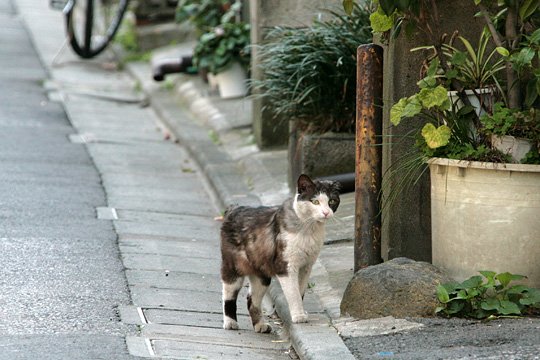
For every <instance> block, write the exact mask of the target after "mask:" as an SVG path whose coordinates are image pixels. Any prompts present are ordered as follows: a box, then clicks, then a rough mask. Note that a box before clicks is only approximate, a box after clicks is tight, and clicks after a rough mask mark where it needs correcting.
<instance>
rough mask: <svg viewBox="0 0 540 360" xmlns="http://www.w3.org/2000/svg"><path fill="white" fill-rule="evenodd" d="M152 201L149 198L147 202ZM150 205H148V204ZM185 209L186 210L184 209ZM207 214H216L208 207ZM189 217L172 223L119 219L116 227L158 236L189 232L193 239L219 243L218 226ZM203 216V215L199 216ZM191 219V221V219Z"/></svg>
mask: <svg viewBox="0 0 540 360" xmlns="http://www.w3.org/2000/svg"><path fill="white" fill-rule="evenodd" d="M111 198H112V199H115V198H114V197H111ZM137 200H138V201H144V198H143V199H142V200H141V199H140V198H139V199H137ZM149 201H150V199H148V201H147V203H148V202H149ZM163 203H164V201H153V202H152V204H153V205H155V204H163ZM111 204H113V205H114V202H113V201H111ZM147 206H148V205H147ZM203 210H205V209H203V208H200V209H198V210H197V211H196V212H197V213H200V214H202V213H205V211H203ZM182 211H185V210H182ZM206 214H207V215H216V214H215V213H214V212H213V211H212V209H208V210H207V211H206ZM186 217H188V218H189V219H187V220H188V221H185V222H182V223H178V222H176V223H172V224H164V223H156V222H134V221H123V220H118V221H115V227H116V231H117V233H118V234H139V235H149V236H150V235H157V236H170V237H173V236H185V234H189V236H190V237H191V238H192V239H197V240H199V241H204V240H206V241H208V242H210V243H213V244H219V242H218V241H217V240H218V239H219V229H218V228H217V227H216V226H210V227H209V226H207V225H206V223H207V221H205V220H204V219H201V222H200V223H198V222H195V221H193V217H190V216H189V215H188V216H186ZM199 218H202V217H199ZM189 220H191V221H189Z"/></svg>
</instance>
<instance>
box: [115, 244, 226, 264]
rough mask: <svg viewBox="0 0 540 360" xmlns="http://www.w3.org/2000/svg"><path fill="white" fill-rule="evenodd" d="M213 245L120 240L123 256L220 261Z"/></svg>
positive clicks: (218, 252)
mask: <svg viewBox="0 0 540 360" xmlns="http://www.w3.org/2000/svg"><path fill="white" fill-rule="evenodd" d="M216 245H217V241H216V242H215V243H207V242H201V241H193V239H185V240H184V241H179V240H176V241H175V240H152V239H145V240H142V239H122V240H120V248H121V250H122V253H124V254H153V255H181V254H190V256H193V257H197V258H205V259H213V260H216V261H221V253H220V251H219V249H218V248H217V246H216Z"/></svg>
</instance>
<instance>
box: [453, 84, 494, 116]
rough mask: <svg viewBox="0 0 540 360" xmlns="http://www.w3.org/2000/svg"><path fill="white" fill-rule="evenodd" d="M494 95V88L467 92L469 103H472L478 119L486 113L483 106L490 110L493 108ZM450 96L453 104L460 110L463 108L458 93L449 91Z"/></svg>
mask: <svg viewBox="0 0 540 360" xmlns="http://www.w3.org/2000/svg"><path fill="white" fill-rule="evenodd" d="M493 93H494V89H493V88H483V89H476V90H474V91H473V90H465V94H466V95H467V98H468V99H469V102H470V103H471V106H472V107H473V108H474V111H475V112H476V115H478V117H480V116H482V115H484V114H485V113H486V111H485V110H484V108H483V107H482V106H481V105H484V107H487V108H488V109H489V108H492V107H493V101H494V97H493ZM448 96H449V97H450V101H452V103H453V104H456V106H457V108H458V109H461V108H462V107H463V105H464V104H463V102H462V101H461V100H460V99H459V96H458V95H457V91H449V92H448Z"/></svg>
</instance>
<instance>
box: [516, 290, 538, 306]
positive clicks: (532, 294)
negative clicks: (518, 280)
mask: <svg viewBox="0 0 540 360" xmlns="http://www.w3.org/2000/svg"><path fill="white" fill-rule="evenodd" d="M519 303H520V304H522V305H528V306H534V307H538V308H540V290H539V289H531V288H529V289H528V291H527V292H526V293H525V294H524V297H523V298H522V299H520V300H519Z"/></svg>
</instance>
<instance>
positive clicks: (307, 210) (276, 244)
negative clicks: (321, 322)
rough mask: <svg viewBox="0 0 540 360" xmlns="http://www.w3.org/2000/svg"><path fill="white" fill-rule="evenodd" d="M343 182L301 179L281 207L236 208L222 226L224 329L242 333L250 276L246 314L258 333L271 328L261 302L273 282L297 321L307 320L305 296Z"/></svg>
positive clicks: (337, 202) (227, 212) (293, 319)
mask: <svg viewBox="0 0 540 360" xmlns="http://www.w3.org/2000/svg"><path fill="white" fill-rule="evenodd" d="M339 190H340V184H339V183H338V182H333V181H312V180H311V179H310V178H309V177H308V176H307V175H300V177H299V178H298V182H297V194H296V195H295V196H294V197H292V198H290V199H288V200H286V201H285V202H284V203H283V204H282V205H281V206H275V207H267V206H261V207H247V206H238V207H234V208H231V209H228V210H227V211H226V212H225V216H224V221H223V225H222V226H221V256H222V264H221V280H222V283H223V328H224V329H238V323H237V318H236V299H237V297H238V293H239V292H240V289H241V288H242V286H243V284H244V279H245V277H246V276H247V277H248V278H249V283H250V288H249V294H248V296H247V303H248V310H249V315H250V317H251V321H252V323H253V327H254V329H255V331H256V332H262V333H266V332H270V331H271V330H272V329H271V327H270V325H268V324H267V323H266V322H265V321H264V318H263V315H262V311H261V303H262V299H263V297H264V294H265V293H266V290H267V288H268V286H269V285H270V281H271V278H272V277H273V276H276V277H277V279H278V280H279V282H280V284H281V287H282V289H283V292H284V294H285V298H286V299H287V303H288V304H289V310H290V313H291V317H292V321H293V322H295V323H299V322H306V321H307V319H308V316H307V314H306V313H305V311H304V305H303V302H302V300H303V297H304V293H305V291H306V288H307V285H308V279H309V275H310V273H311V268H312V266H313V264H314V263H315V260H316V259H317V256H319V252H320V250H321V247H322V245H323V242H324V238H325V223H326V220H328V219H329V218H331V217H332V216H333V214H334V212H335V211H336V210H337V208H338V205H339V201H340V200H339Z"/></svg>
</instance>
